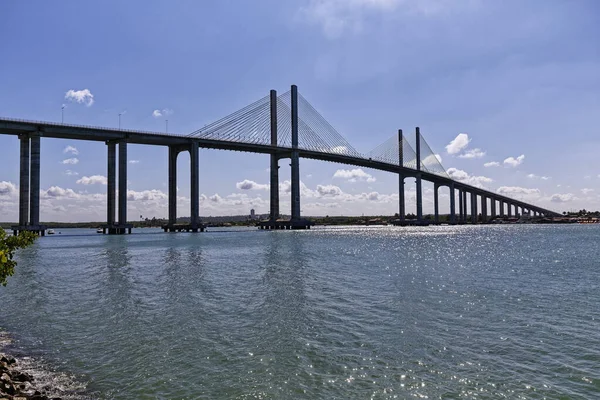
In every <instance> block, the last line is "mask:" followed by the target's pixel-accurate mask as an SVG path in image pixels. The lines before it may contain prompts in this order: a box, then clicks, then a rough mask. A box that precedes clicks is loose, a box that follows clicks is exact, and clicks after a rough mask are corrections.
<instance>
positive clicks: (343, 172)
mask: <svg viewBox="0 0 600 400" xmlns="http://www.w3.org/2000/svg"><path fill="white" fill-rule="evenodd" d="M333 177H334V178H341V179H347V180H348V181H349V182H357V181H366V182H375V181H376V180H377V179H375V177H373V176H372V175H371V174H368V173H366V172H365V171H363V170H362V169H361V168H356V169H352V170H349V169H338V170H337V171H335V173H334V174H333Z"/></svg>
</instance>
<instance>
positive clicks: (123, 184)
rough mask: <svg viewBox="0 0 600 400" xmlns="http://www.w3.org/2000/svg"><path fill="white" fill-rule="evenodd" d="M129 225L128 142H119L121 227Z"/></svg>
mask: <svg viewBox="0 0 600 400" xmlns="http://www.w3.org/2000/svg"><path fill="white" fill-rule="evenodd" d="M126 224H127V142H126V141H122V142H119V225H126Z"/></svg>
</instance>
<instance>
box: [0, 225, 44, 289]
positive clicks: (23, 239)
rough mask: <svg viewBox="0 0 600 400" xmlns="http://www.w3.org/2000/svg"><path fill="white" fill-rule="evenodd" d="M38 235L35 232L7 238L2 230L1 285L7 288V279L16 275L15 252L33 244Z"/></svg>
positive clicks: (0, 250)
mask: <svg viewBox="0 0 600 400" xmlns="http://www.w3.org/2000/svg"><path fill="white" fill-rule="evenodd" d="M36 237H37V235H36V234H35V233H33V232H26V231H25V232H21V233H19V234H18V235H17V236H7V235H6V232H5V231H4V229H2V228H0V284H2V286H6V278H8V277H9V276H12V275H13V274H14V273H15V265H17V262H16V261H14V260H13V255H14V253H15V250H17V249H20V248H23V247H27V246H29V245H30V244H32V243H33V242H34V241H35V239H36Z"/></svg>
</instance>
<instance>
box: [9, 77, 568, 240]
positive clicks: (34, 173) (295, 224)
mask: <svg viewBox="0 0 600 400" xmlns="http://www.w3.org/2000/svg"><path fill="white" fill-rule="evenodd" d="M0 134H5V135H17V136H18V138H19V141H20V178H19V223H18V225H16V226H14V227H12V229H13V232H14V233H17V232H19V231H24V230H27V231H35V232H38V233H40V234H43V233H44V231H45V227H44V226H42V225H40V138H42V137H43V138H59V139H72V140H89V141H102V142H105V143H106V146H107V180H108V182H107V202H106V203H107V214H106V225H104V227H103V231H104V233H107V234H123V233H131V228H132V225H131V224H128V223H127V145H128V144H129V143H133V144H143V145H150V146H165V147H167V148H168V154H169V156H168V157H169V184H168V187H169V189H168V192H169V193H168V203H169V218H168V221H169V222H168V224H167V225H165V226H164V227H163V229H164V230H165V231H179V230H185V231H190V232H198V231H203V230H204V225H203V224H202V223H201V221H200V217H199V215H200V207H199V204H200V203H199V202H200V200H199V197H200V190H199V179H198V177H199V148H206V149H221V150H233V151H243V152H253V153H262V154H268V155H270V212H269V215H270V218H269V220H268V221H262V222H261V223H260V227H261V228H262V229H307V228H310V225H311V223H310V221H308V220H306V219H304V218H302V216H301V213H300V200H301V198H300V158H309V159H314V160H321V161H329V162H335V163H340V164H347V165H353V166H358V167H364V168H371V169H375V170H380V171H387V172H391V173H394V174H398V186H399V191H398V194H399V200H398V215H399V218H398V224H400V225H403V224H407V223H408V221H407V220H406V215H405V214H406V213H405V194H404V182H405V179H406V178H414V179H415V182H416V209H417V212H416V221H415V222H416V223H417V224H423V223H424V219H423V191H422V181H423V180H425V181H428V182H431V183H433V185H434V192H433V196H434V198H433V200H434V222H435V223H439V195H438V191H439V188H440V187H448V188H449V190H450V220H449V222H450V223H451V224H464V223H468V222H471V223H473V224H475V223H478V215H479V212H478V210H480V213H481V222H487V221H489V220H490V219H491V218H495V217H497V216H508V217H510V216H512V215H513V210H514V215H515V216H516V215H519V214H522V213H530V214H533V215H534V216H537V215H539V216H557V215H559V214H557V213H556V212H554V211H551V210H547V209H544V208H542V207H538V206H536V205H533V204H528V203H526V202H523V201H520V200H517V199H512V198H509V197H506V196H503V195H500V194H498V193H494V192H491V191H488V190H485V189H483V188H479V187H474V186H471V185H468V184H465V183H463V182H459V181H456V180H453V179H452V178H451V177H450V176H449V175H448V174H447V173H446V170H445V169H444V168H443V167H442V165H441V164H440V162H439V161H438V159H437V158H436V157H435V154H434V153H433V151H431V148H430V147H429V145H428V144H427V142H426V141H425V139H424V138H423V136H422V135H421V133H420V130H419V128H416V129H415V135H414V141H411V140H409V139H408V138H407V137H406V136H404V135H403V132H402V130H399V131H398V134H397V135H394V136H392V137H391V138H390V139H388V140H387V141H385V142H384V143H382V144H380V145H379V146H377V147H375V148H374V149H373V150H372V151H370V152H369V153H368V154H361V153H360V152H358V151H357V150H356V149H354V148H353V147H352V146H351V145H350V143H348V142H347V141H346V140H345V139H344V138H343V136H342V135H340V134H339V133H338V132H337V131H336V130H335V129H334V128H333V127H332V126H331V125H330V124H329V123H328V122H327V121H326V120H325V118H323V116H322V115H321V114H319V113H318V112H317V111H316V110H315V109H314V108H313V107H312V105H311V104H310V103H309V102H308V101H307V100H306V99H305V98H304V97H303V96H302V95H301V94H299V93H298V89H297V87H296V86H295V85H293V86H292V87H291V90H289V91H287V92H286V93H284V94H281V95H278V94H277V92H276V91H275V90H271V92H270V94H269V95H267V96H265V97H263V98H262V99H259V100H258V101H256V102H254V103H252V104H250V105H248V106H246V107H244V108H242V109H240V110H238V111H236V112H234V113H232V114H230V115H228V116H226V117H224V118H222V119H220V120H218V121H215V122H213V123H211V124H209V125H206V126H205V127H203V128H202V129H199V130H197V131H195V132H192V133H190V134H188V135H176V134H162V133H156V132H144V131H136V130H125V129H110V128H105V127H93V126H80V125H70V124H62V123H53V122H40V121H27V120H17V119H8V118H0ZM411 142H412V144H411ZM117 150H118V151H117ZM184 151H187V152H189V154H190V187H191V196H190V197H191V205H190V216H191V217H190V223H189V224H186V225H183V226H182V225H178V224H177V223H176V220H177V207H176V202H177V156H178V154H179V153H181V152H184ZM117 153H118V167H117ZM288 158H289V159H291V164H290V166H291V199H292V202H291V219H289V220H287V219H286V220H282V219H281V218H280V215H281V213H280V209H279V160H281V159H288ZM117 172H118V190H117ZM457 194H458V196H457ZM457 197H458V212H457V207H456V198H457ZM117 203H118V214H117V215H116V213H115V211H116V210H117ZM488 205H489V206H490V208H489V210H490V212H489V213H488ZM469 208H470V210H469Z"/></svg>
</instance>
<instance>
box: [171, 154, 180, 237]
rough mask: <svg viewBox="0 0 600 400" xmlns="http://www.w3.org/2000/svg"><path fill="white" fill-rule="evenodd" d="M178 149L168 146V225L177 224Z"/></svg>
mask: <svg viewBox="0 0 600 400" xmlns="http://www.w3.org/2000/svg"><path fill="white" fill-rule="evenodd" d="M178 155H179V149H177V148H176V147H174V146H169V225H175V224H176V223H177V156H178Z"/></svg>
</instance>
